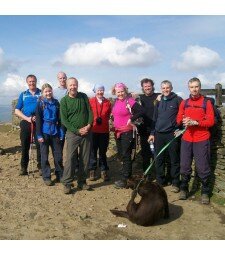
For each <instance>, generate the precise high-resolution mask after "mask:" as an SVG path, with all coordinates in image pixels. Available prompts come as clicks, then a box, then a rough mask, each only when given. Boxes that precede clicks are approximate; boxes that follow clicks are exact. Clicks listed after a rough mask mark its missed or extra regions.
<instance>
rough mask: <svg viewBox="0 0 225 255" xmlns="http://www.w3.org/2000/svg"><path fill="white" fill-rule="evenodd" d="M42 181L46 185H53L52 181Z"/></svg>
mask: <svg viewBox="0 0 225 255" xmlns="http://www.w3.org/2000/svg"><path fill="white" fill-rule="evenodd" d="M44 183H45V185H47V186H52V185H53V182H52V181H51V180H45V181H44Z"/></svg>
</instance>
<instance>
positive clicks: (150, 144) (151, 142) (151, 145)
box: [149, 141, 155, 154]
mask: <svg viewBox="0 0 225 255" xmlns="http://www.w3.org/2000/svg"><path fill="white" fill-rule="evenodd" d="M149 146H150V150H151V152H152V154H154V152H155V147H154V143H153V141H150V142H149Z"/></svg>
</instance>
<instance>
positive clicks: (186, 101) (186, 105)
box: [184, 98, 189, 109]
mask: <svg viewBox="0 0 225 255" xmlns="http://www.w3.org/2000/svg"><path fill="white" fill-rule="evenodd" d="M188 102H189V98H188V99H185V100H184V109H186V108H187V107H189V105H188Z"/></svg>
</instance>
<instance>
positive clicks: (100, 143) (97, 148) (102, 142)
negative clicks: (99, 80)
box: [89, 85, 111, 181]
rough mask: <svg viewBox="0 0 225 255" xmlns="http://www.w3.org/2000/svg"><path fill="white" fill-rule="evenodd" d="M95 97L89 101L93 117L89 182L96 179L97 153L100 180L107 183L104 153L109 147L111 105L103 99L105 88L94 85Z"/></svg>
mask: <svg viewBox="0 0 225 255" xmlns="http://www.w3.org/2000/svg"><path fill="white" fill-rule="evenodd" d="M93 91H94V93H95V97H92V98H90V99H89V102H90V105H91V109H92V111H93V115H94V122H93V126H92V153H91V158H90V178H89V180H90V181H94V180H95V179H96V177H95V174H96V173H95V172H96V169H97V153H98V154H99V164H98V166H99V168H100V170H101V178H102V179H103V180H104V181H108V180H109V177H108V174H107V171H108V170H109V168H108V165H107V156H106V152H107V149H108V145H109V118H110V114H111V103H110V101H109V100H108V99H106V98H105V97H104V92H105V87H104V86H102V85H95V86H94V89H93Z"/></svg>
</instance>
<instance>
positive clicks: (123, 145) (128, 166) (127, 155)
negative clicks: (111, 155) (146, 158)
mask: <svg viewBox="0 0 225 255" xmlns="http://www.w3.org/2000/svg"><path fill="white" fill-rule="evenodd" d="M134 139H135V138H133V131H128V132H124V133H122V134H121V135H120V137H119V138H117V139H116V144H117V148H118V153H119V155H120V156H121V159H122V163H123V166H122V171H121V175H122V176H121V178H122V180H127V179H128V178H130V177H131V175H132V159H131V154H132V149H133V148H134V142H135V140H134Z"/></svg>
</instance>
